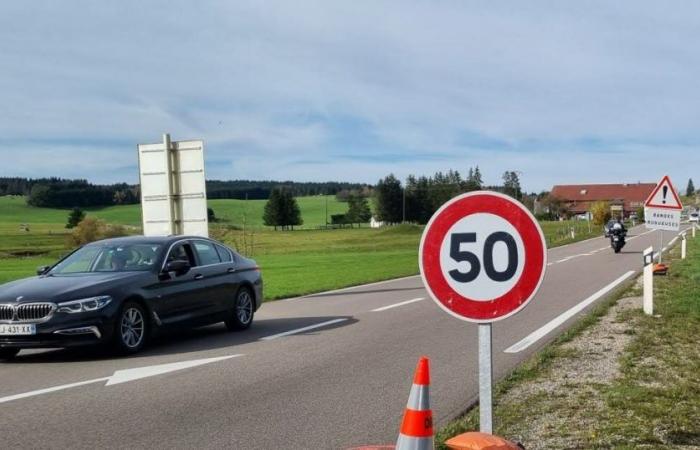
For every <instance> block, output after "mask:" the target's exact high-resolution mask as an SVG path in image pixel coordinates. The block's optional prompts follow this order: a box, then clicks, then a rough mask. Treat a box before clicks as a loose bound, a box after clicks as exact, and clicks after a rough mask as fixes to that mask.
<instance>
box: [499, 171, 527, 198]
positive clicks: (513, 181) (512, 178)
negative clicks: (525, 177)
mask: <svg viewBox="0 0 700 450" xmlns="http://www.w3.org/2000/svg"><path fill="white" fill-rule="evenodd" d="M503 192H504V193H505V194H506V195H510V196H511V197H513V198H514V199H516V200H520V199H521V198H522V197H523V192H522V189H521V188H520V178H519V177H518V174H517V172H514V171H507V172H504V173H503Z"/></svg>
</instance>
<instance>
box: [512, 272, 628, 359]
mask: <svg viewBox="0 0 700 450" xmlns="http://www.w3.org/2000/svg"><path fill="white" fill-rule="evenodd" d="M634 273H635V272H634V270H630V271H629V272H627V273H625V274H624V275H622V276H621V277H620V278H618V279H616V280H615V281H613V282H612V283H610V284H608V285H607V286H605V287H604V288H602V289H601V290H599V291H598V292H596V293H595V294H593V295H591V296H590V297H588V298H587V299H585V300H584V301H582V302H581V303H579V304H578V305H576V306H574V307H573V308H571V309H569V310H567V311H565V312H564V313H562V314H560V315H559V316H557V317H555V318H554V319H552V320H551V321H549V322H548V323H546V324H545V325H543V326H542V327H540V328H538V329H537V330H535V331H533V332H532V333H530V334H529V335H527V336H526V337H525V338H524V339H522V340H521V341H519V342H517V343H515V344H513V345H511V346H510V347H508V348H507V349H505V353H518V352H522V351H523V350H525V349H526V348H528V347H529V346H531V345H532V344H534V343H535V342H537V341H539V340H540V339H542V338H543V337H545V336H546V335H547V334H549V333H551V332H552V331H553V330H554V329H555V328H557V327H558V326H560V325H561V324H563V323H564V322H566V321H567V320H569V319H570V318H572V317H573V316H575V315H576V314H578V313H579V312H581V311H583V310H584V309H585V308H586V307H587V306H588V305H590V304H591V303H593V302H595V301H596V300H598V299H599V298H601V297H603V296H604V295H605V294H607V293H608V292H610V291H612V290H613V289H615V287H617V286H618V285H619V284H621V283H622V282H624V281H625V280H627V279H628V278H629V277H631V276H632V275H634Z"/></svg>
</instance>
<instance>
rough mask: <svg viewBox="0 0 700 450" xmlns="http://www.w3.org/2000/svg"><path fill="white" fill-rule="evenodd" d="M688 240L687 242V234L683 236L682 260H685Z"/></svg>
mask: <svg viewBox="0 0 700 450" xmlns="http://www.w3.org/2000/svg"><path fill="white" fill-rule="evenodd" d="M686 251H687V248H686V240H685V233H683V234H682V235H681V259H685V255H686Z"/></svg>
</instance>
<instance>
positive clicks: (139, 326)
mask: <svg viewBox="0 0 700 450" xmlns="http://www.w3.org/2000/svg"><path fill="white" fill-rule="evenodd" d="M147 327H148V322H147V321H146V314H145V312H144V309H143V308H142V307H141V305H139V304H138V303H136V302H127V303H126V304H125V305H124V307H123V308H122V313H121V314H120V315H119V322H118V323H117V330H116V331H117V333H116V334H117V336H116V338H117V344H118V347H119V348H120V349H121V350H122V351H123V352H125V353H136V352H137V351H139V350H141V348H142V347H143V346H144V344H145V342H146V337H147V332H148V328H147Z"/></svg>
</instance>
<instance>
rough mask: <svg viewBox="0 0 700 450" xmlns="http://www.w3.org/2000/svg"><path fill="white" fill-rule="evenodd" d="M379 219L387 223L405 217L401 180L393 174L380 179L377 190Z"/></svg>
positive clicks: (398, 220)
mask: <svg viewBox="0 0 700 450" xmlns="http://www.w3.org/2000/svg"><path fill="white" fill-rule="evenodd" d="M375 195H376V202H377V203H376V204H377V211H376V213H377V219H378V220H380V221H382V222H387V223H399V222H401V220H402V219H403V190H402V189H401V182H400V181H399V180H397V179H396V177H395V176H394V175H393V174H390V175H388V176H387V177H385V178H383V179H381V180H379V182H378V183H377V189H376V190H375Z"/></svg>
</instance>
